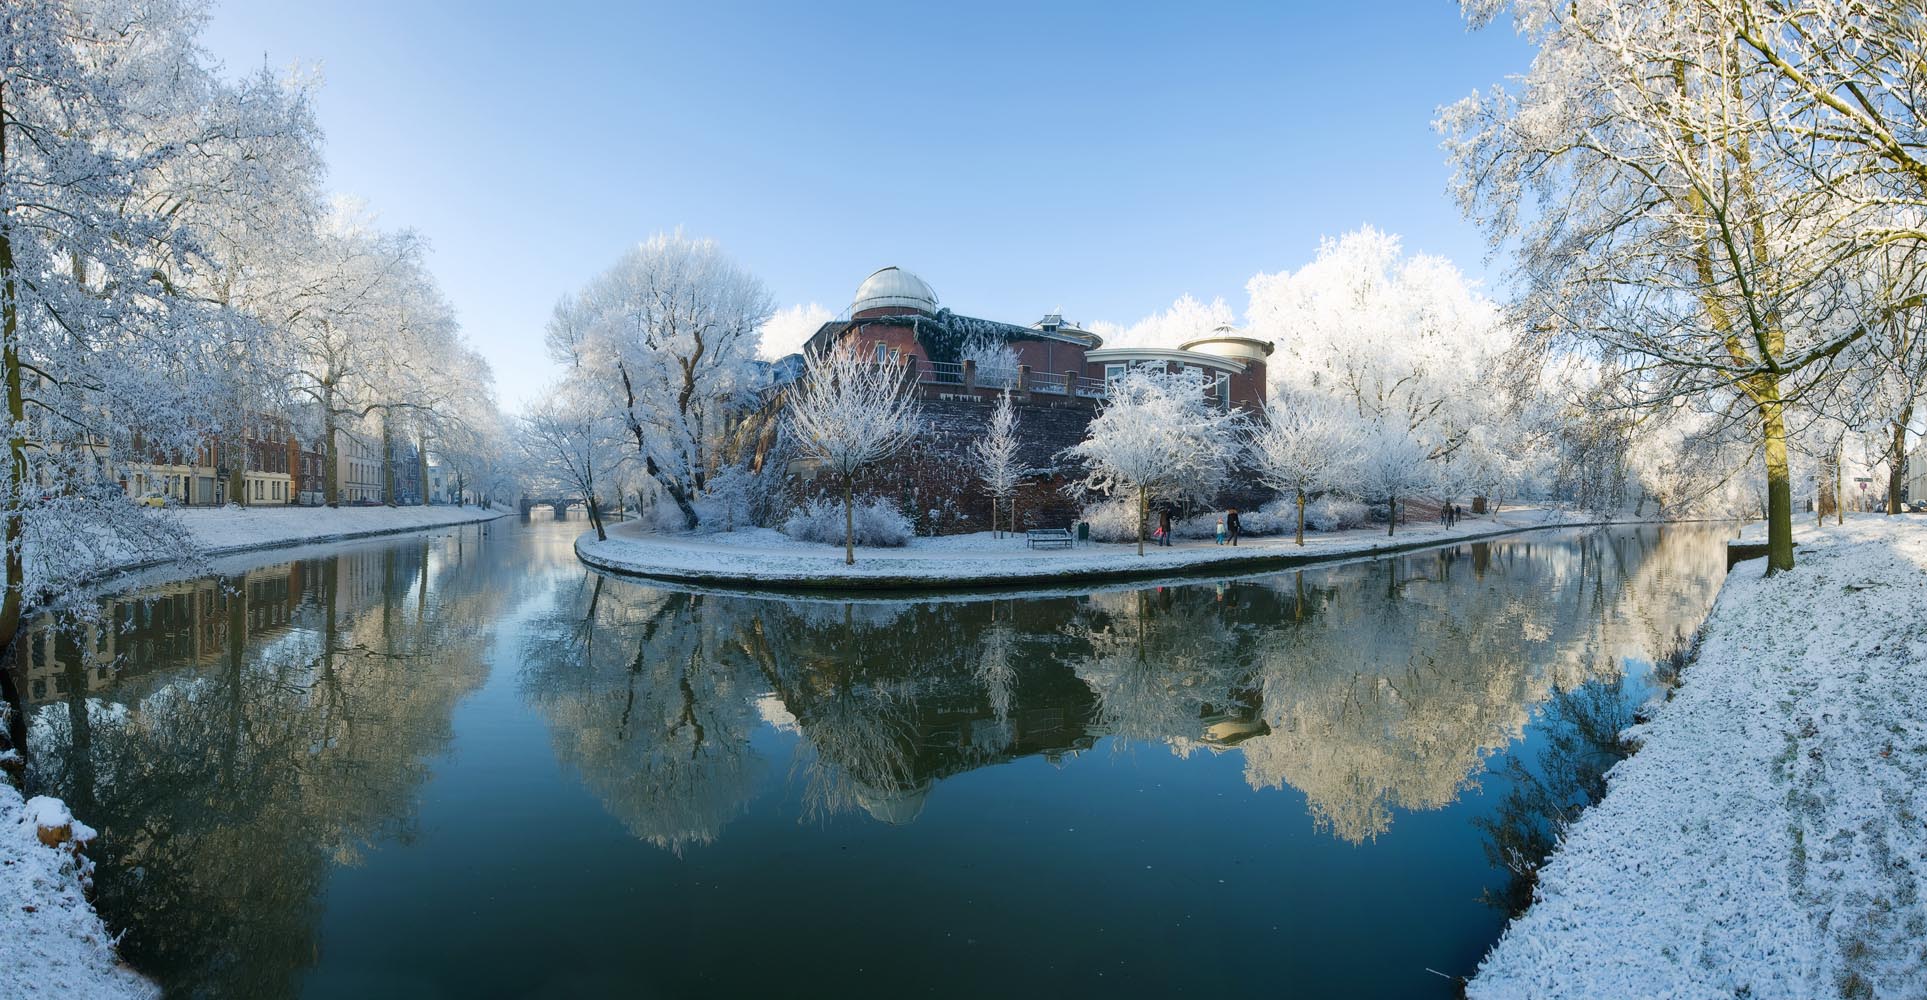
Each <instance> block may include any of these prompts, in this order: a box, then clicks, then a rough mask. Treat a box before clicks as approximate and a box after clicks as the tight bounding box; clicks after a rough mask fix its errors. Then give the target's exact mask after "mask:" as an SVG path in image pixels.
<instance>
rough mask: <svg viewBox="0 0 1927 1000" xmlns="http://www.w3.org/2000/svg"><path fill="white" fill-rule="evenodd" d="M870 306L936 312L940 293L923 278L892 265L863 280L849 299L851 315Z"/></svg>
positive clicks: (928, 312) (932, 313) (924, 312)
mask: <svg viewBox="0 0 1927 1000" xmlns="http://www.w3.org/2000/svg"><path fill="white" fill-rule="evenodd" d="M868 309H908V310H912V311H914V312H920V313H923V314H925V315H934V314H935V313H936V311H937V293H936V290H935V289H932V288H931V287H930V285H929V284H928V283H926V282H925V281H924V280H923V279H922V278H919V277H917V276H916V275H914V274H911V273H910V272H908V271H906V270H904V269H903V268H900V267H897V266H895V265H891V266H890V267H885V268H880V269H878V270H876V271H874V272H872V273H871V274H870V276H869V277H867V278H865V279H863V284H861V285H858V286H857V289H856V298H854V299H852V300H851V301H850V315H852V316H854V315H856V314H858V313H860V312H863V311H865V310H868Z"/></svg>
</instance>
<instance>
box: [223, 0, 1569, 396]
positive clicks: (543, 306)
mask: <svg viewBox="0 0 1927 1000" xmlns="http://www.w3.org/2000/svg"><path fill="white" fill-rule="evenodd" d="M206 40H207V43H208V46H209V48H210V49H211V50H212V51H213V53H214V55H215V56H216V57H217V58H218V59H220V60H221V61H223V62H224V63H226V64H227V65H228V66H229V68H230V69H232V70H236V71H239V70H243V69H248V68H252V67H254V66H257V65H260V64H261V63H262V62H263V60H265V61H266V62H267V64H268V65H270V66H273V67H276V68H281V67H285V66H288V65H291V64H297V63H298V64H301V65H304V66H310V67H314V66H318V67H319V68H320V70H321V73H322V76H323V77H324V79H325V84H324V86H323V87H322V89H321V92H320V94H319V96H318V104H319V113H320V118H321V123H322V126H323V127H324V128H325V129H326V131H327V139H328V145H327V157H328V162H329V164H330V168H331V172H330V176H329V179H328V180H329V187H330V189H331V190H333V191H337V192H341V193H347V194H354V195H357V196H360V197H362V198H364V199H366V200H367V201H368V203H369V205H370V207H371V208H372V209H373V210H374V211H375V212H376V213H377V214H378V216H379V218H380V220H381V222H382V223H383V224H384V225H388V226H394V227H401V226H406V227H412V228H414V229H416V230H418V231H419V232H421V233H422V234H423V235H424V236H426V237H427V238H428V239H429V240H430V241H431V243H432V244H433V246H434V255H433V258H432V263H433V266H434V270H435V273H436V275H437V276H438V277H439V279H440V280H441V282H442V285H443V287H444V289H445V290H446V291H447V292H448V294H449V296H450V298H451V299H453V301H454V302H455V304H456V306H457V307H458V308H459V309H460V311H461V317H462V322H463V326H464V328H465V329H466V330H467V331H468V334H469V336H470V337H471V338H472V339H473V340H474V341H475V343H476V344H477V345H478V346H479V347H480V348H481V349H482V351H483V352H484V353H485V354H486V355H487V356H488V358H489V360H490V362H491V363H492V364H493V365H494V368H495V373H496V379H497V385H498V389H499V395H500V399H501V402H502V403H503V405H504V406H506V407H509V408H519V404H520V403H521V402H522V401H524V400H526V399H528V398H531V397H532V396H534V395H535V394H536V393H537V392H538V391H539V390H540V388H541V387H542V386H543V385H544V384H545V383H546V382H547V380H548V379H549V378H550V377H551V376H552V374H553V372H552V369H551V368H550V367H549V365H548V362H547V360H546V358H545V357H544V356H543V351H542V346H541V343H542V341H541V332H542V325H543V323H544V321H545V320H546V318H547V316H548V312H549V309H550V307H551V306H552V305H553V303H554V302H555V300H556V299H557V297H559V296H560V295H561V294H563V293H564V292H566V291H568V290H570V289H573V288H575V287H578V286H580V285H581V284H582V283H583V282H584V281H586V280H587V279H588V278H590V277H591V276H593V275H594V274H595V273H597V272H598V271H600V270H601V269H603V268H604V267H606V266H608V265H609V263H611V262H612V261H613V260H614V259H615V257H616V255H617V254H618V253H620V252H621V251H622V250H623V249H624V248H625V247H627V246H628V245H629V244H632V243H634V242H637V241H639V240H642V239H644V238H646V237H648V236H649V235H650V234H652V233H655V232H659V231H665V230H671V229H675V228H677V227H681V228H682V229H683V230H684V231H685V232H686V233H688V234H690V235H694V236H709V237H714V238H715V239H717V240H719V241H720V242H721V243H722V245H723V247H724V248H725V249H726V250H727V251H728V252H729V253H730V254H731V255H732V256H734V257H735V258H736V259H737V260H738V261H740V262H741V263H742V264H743V265H745V266H746V267H748V268H749V269H750V270H751V271H753V272H754V273H756V274H757V275H758V276H760V277H761V278H762V279H763V280H764V281H765V282H766V283H767V284H768V285H769V288H770V290H771V292H772V294H773V295H774V297H775V298H776V300H777V303H778V305H779V306H788V305H793V304H797V303H806V302H819V303H822V304H823V305H824V306H826V307H827V308H829V309H830V310H831V311H832V312H835V311H838V310H840V309H842V308H843V307H844V306H846V305H847V304H848V303H849V299H850V296H851V293H852V292H853V291H855V289H856V286H857V284H858V283H859V282H860V281H862V279H863V278H864V276H865V275H867V274H869V273H870V272H871V271H873V270H875V269H876V268H878V267H882V266H884V265H887V264H898V265H901V266H903V267H906V268H908V269H910V270H912V271H915V272H916V273H918V274H919V275H921V276H922V277H923V278H924V279H925V280H927V281H928V282H930V284H931V285H932V286H933V287H934V288H935V289H936V290H937V293H938V295H939V296H940V297H941V298H942V299H943V302H944V304H945V305H947V306H949V307H950V308H952V309H954V310H956V311H958V312H961V313H966V314H969V315H976V316H984V317H988V318H992V319H1000V320H1006V321H1012V322H1022V323H1029V322H1032V321H1034V320H1035V319H1037V318H1038V316H1040V315H1042V314H1043V313H1045V312H1048V311H1053V310H1060V309H1061V310H1062V311H1063V313H1064V314H1065V315H1066V316H1067V317H1068V318H1070V319H1071V320H1073V321H1078V322H1090V321H1095V320H1108V321H1112V322H1118V323H1130V322H1133V321H1135V320H1137V319H1139V318H1141V317H1142V316H1144V315H1146V314H1148V313H1151V312H1154V311H1157V310H1159V309H1162V308H1164V307H1166V306H1168V305H1169V304H1170V302H1171V300H1173V299H1175V298H1176V297H1178V296H1179V295H1181V294H1185V293H1190V294H1192V295H1195V296H1197V297H1199V298H1201V299H1205V300H1209V299H1211V298H1213V297H1219V296H1222V297H1223V298H1224V299H1225V300H1226V301H1227V302H1228V303H1229V304H1230V305H1231V306H1232V307H1233V308H1234V309H1235V310H1237V311H1239V312H1240V313H1242V312H1243V308H1244V304H1245V294H1244V284H1245V281H1246V280H1247V279H1248V278H1250V276H1251V275H1252V274H1254V273H1256V272H1258V271H1261V270H1262V271H1277V270H1281V269H1293V268H1297V267H1299V266H1301V265H1302V264H1304V263H1305V262H1306V261H1307V260H1309V259H1310V258H1311V257H1312V255H1313V254H1314V252H1315V251H1316V248H1317V245H1318V240H1319V239H1320V237H1323V236H1336V235H1339V234H1341V233H1344V232H1346V231H1349V230H1351V229H1355V228H1357V227H1358V226H1359V225H1361V224H1365V223H1370V224H1372V225H1375V226H1378V227H1379V228H1382V229H1386V230H1389V231H1391V232H1395V233H1399V234H1402V235H1403V236H1404V237H1405V246H1406V248H1407V250H1408V251H1424V252H1431V253H1438V254H1443V255H1445V256H1447V257H1450V258H1452V259H1453V260H1455V261H1456V262H1457V263H1458V264H1459V265H1460V266H1461V267H1462V268H1464V269H1465V270H1466V271H1467V272H1468V273H1470V274H1472V275H1474V276H1479V277H1485V276H1487V275H1488V274H1489V273H1494V272H1491V270H1490V269H1488V267H1487V264H1486V262H1485V244H1484V241H1483V240H1482V238H1481V237H1480V235H1479V234H1478V233H1477V232H1476V231H1475V230H1474V229H1473V228H1472V227H1471V226H1470V225H1469V224H1467V223H1466V222H1464V221H1462V220H1461V218H1460V217H1459V214H1458V211H1457V209H1456V207H1455V206H1454V205H1453V203H1452V201H1451V199H1450V198H1449V197H1448V196H1447V194H1446V182H1447V179H1448V176H1449V172H1448V170H1447V168H1446V166H1445V163H1444V159H1443V156H1442V154H1441V153H1440V151H1439V149H1438V138H1437V136H1436V135H1435V134H1434V133H1433V132H1432V130H1431V127H1430V124H1429V123H1430V121H1431V119H1432V117H1433V115H1434V112H1435V110H1436V109H1437V107H1438V106H1439V105H1441V104H1444V103H1447V102H1450V101H1452V100H1456V99H1457V98H1459V97H1461V96H1463V95H1465V94H1467V93H1469V92H1470V91H1472V90H1474V89H1476V88H1481V87H1485V86H1489V85H1490V84H1493V83H1496V82H1499V81H1500V80H1501V79H1503V78H1504V77H1506V76H1508V75H1512V74H1518V73H1522V72H1524V71H1525V69H1526V68H1527V65H1528V63H1529V60H1530V58H1531V53H1530V51H1529V50H1528V49H1527V47H1526V46H1525V45H1524V44H1523V43H1522V42H1521V41H1520V40H1519V39H1518V38H1517V37H1516V36H1514V35H1513V34H1512V33H1511V31H1510V29H1509V27H1508V26H1506V25H1504V24H1500V25H1495V26H1493V27H1491V28H1488V29H1486V30H1484V31H1481V32H1476V33H1470V32H1467V31H1466V30H1465V28H1464V26H1463V23H1462V22H1461V21H1460V19H1459V15H1458V6H1457V4H1456V3H1454V2H1452V0H1410V2H1393V0H1384V2H1376V0H1371V2H1336V3H1325V2H1309V0H1295V2H1294V0H1277V2H1271V3H1258V4H1250V5H1235V4H1229V3H1227V4H1211V5H1205V4H1188V3H1162V4H1125V3H1062V4H1025V3H1009V4H1004V3H986V2H971V3H967V4H953V5H947V6H943V7H940V6H938V5H933V4H919V3H905V2H894V3H880V4H855V3H848V4H846V3H831V2H825V3H774V2H772V3H767V4H734V3H721V2H709V0H704V2H684V3H676V4H657V3H606V4H588V3H527V2H516V3H480V2H430V0H376V2H367V0H328V2H320V3H290V2H286V0H225V2H222V3H221V4H220V5H219V6H218V7H216V9H215V12H214V16H213V20H212V23H211V24H210V25H209V31H208V34H207V36H206Z"/></svg>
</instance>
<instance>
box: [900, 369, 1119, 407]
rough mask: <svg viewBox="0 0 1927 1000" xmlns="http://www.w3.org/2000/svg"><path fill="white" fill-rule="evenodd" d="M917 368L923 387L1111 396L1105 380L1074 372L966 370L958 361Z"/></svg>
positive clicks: (1076, 396) (1097, 397) (1087, 396)
mask: <svg viewBox="0 0 1927 1000" xmlns="http://www.w3.org/2000/svg"><path fill="white" fill-rule="evenodd" d="M916 364H917V381H918V382H920V383H922V384H924V385H938V386H956V387H958V388H962V387H964V386H965V385H969V386H970V387H971V388H973V389H987V390H990V391H992V392H1000V391H1002V390H1005V389H1012V390H1019V391H1025V392H1032V393H1042V394H1048V395H1053V396H1067V397H1075V398H1080V399H1104V398H1106V397H1107V396H1109V395H1110V393H1109V391H1108V383H1106V382H1105V381H1104V380H1103V379H1100V378H1089V377H1086V376H1083V375H1078V374H1076V373H1073V372H1046V371H1029V372H1026V371H1025V370H1024V369H1023V368H1021V367H1019V368H1012V367H1007V366H998V367H994V368H993V367H985V368H974V370H966V366H965V365H964V364H963V363H960V362H955V361H922V360H919V361H918V362H917V363H916ZM973 367H974V366H973Z"/></svg>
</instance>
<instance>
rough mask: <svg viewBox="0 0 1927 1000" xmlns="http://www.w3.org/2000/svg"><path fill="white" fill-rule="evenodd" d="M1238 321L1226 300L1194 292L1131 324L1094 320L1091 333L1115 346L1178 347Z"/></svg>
mask: <svg viewBox="0 0 1927 1000" xmlns="http://www.w3.org/2000/svg"><path fill="white" fill-rule="evenodd" d="M1237 322H1238V315H1237V313H1235V312H1233V311H1232V310H1231V307H1230V306H1228V305H1225V303H1224V300H1223V299H1212V300H1211V301H1210V302H1200V301H1198V300H1197V299H1196V298H1194V297H1192V296H1190V295H1181V296H1179V297H1178V299H1177V300H1176V301H1174V302H1172V303H1171V308H1169V309H1166V310H1164V311H1163V312H1158V313H1152V314H1151V315H1149V316H1146V317H1144V318H1143V319H1141V320H1138V321H1137V322H1135V323H1133V324H1131V325H1130V326H1128V327H1127V326H1120V325H1118V324H1116V323H1092V324H1091V332H1093V333H1096V334H1099V335H1100V336H1102V337H1103V338H1104V342H1105V343H1106V344H1108V345H1110V346H1112V347H1177V346H1178V345H1179V344H1182V343H1184V342H1185V341H1188V340H1195V339H1197V338H1199V337H1206V336H1209V335H1210V334H1211V333H1212V331H1214V330H1217V329H1218V328H1220V327H1226V326H1232V325H1235V324H1236V323H1237Z"/></svg>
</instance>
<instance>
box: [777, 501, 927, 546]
mask: <svg viewBox="0 0 1927 1000" xmlns="http://www.w3.org/2000/svg"><path fill="white" fill-rule="evenodd" d="M852 513H853V515H854V516H855V519H856V544H858V545H873V546H881V547H896V546H899V545H908V544H910V536H911V535H912V534H913V533H914V532H913V530H912V528H911V525H910V519H909V518H907V517H905V516H903V512H902V511H900V510H898V509H897V508H896V505H895V504H893V503H891V502H889V501H888V500H883V499H879V498H870V499H866V500H859V501H857V504H856V507H855V509H854V511H852ZM783 534H785V535H788V536H790V537H791V538H794V539H796V540H797V541H799V542H822V543H823V544H825V545H842V544H843V502H842V501H841V500H835V499H828V498H819V499H816V500H811V501H810V502H809V503H806V504H804V505H803V506H801V507H798V508H797V509H796V513H794V514H791V515H790V516H789V519H788V520H786V521H784V522H783Z"/></svg>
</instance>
